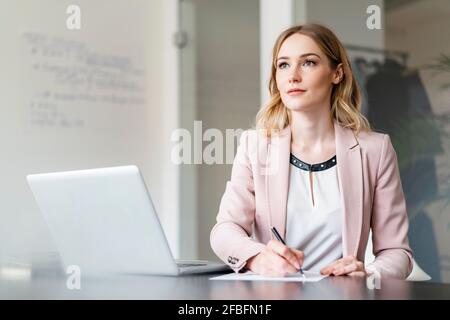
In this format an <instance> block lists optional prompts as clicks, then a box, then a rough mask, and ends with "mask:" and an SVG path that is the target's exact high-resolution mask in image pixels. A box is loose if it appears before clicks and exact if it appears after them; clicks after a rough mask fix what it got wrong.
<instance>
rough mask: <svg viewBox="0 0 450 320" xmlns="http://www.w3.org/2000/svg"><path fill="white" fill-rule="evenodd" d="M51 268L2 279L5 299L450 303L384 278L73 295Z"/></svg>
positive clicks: (440, 291)
mask: <svg viewBox="0 0 450 320" xmlns="http://www.w3.org/2000/svg"><path fill="white" fill-rule="evenodd" d="M60 270H61V269H60V268H57V266H56V265H55V266H54V269H52V268H51V267H50V268H49V265H47V266H45V267H43V266H37V265H35V266H33V268H32V272H31V274H30V275H29V277H28V278H23V279H20V278H17V279H8V277H6V278H5V277H4V276H3V277H1V278H0V299H164V300H181V299H182V300H197V299H202V300H210V299H224V300H228V299H232V300H247V299H251V300H258V299H267V300H271V299H287V300H290V299H292V300H296V299H352V300H353V299H367V300H377V299H450V284H438V283H430V282H409V281H402V280H395V279H383V280H382V281H381V288H380V289H369V286H368V285H367V282H366V279H365V278H358V277H347V276H344V277H328V278H325V279H323V280H321V281H319V282H314V283H298V282H271V281H270V282H262V281H258V282H250V281H211V280H209V278H211V277H214V276H217V275H220V274H219V273H210V274H203V275H191V276H180V277H168V276H151V275H117V276H100V277H92V276H85V275H83V274H82V275H81V289H80V290H76V289H73V290H69V289H68V288H67V286H66V281H67V275H65V274H64V273H62V272H61V271H60Z"/></svg>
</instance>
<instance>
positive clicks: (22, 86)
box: [0, 0, 173, 255]
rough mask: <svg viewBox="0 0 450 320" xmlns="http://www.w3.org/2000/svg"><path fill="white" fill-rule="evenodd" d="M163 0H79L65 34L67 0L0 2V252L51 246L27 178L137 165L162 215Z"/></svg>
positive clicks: (164, 161) (164, 134)
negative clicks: (72, 26)
mask: <svg viewBox="0 0 450 320" xmlns="http://www.w3.org/2000/svg"><path fill="white" fill-rule="evenodd" d="M161 3H162V2H161V1H146V0H133V1H107V0H95V1H77V2H76V4H77V5H79V7H80V9H81V29H80V30H69V29H67V27H66V20H67V18H68V17H69V14H67V13H66V9H67V7H68V6H69V5H71V4H74V3H73V1H61V0H40V1H13V0H1V1H0V39H1V41H2V42H1V44H0V46H1V47H0V48H1V52H2V54H1V60H0V70H2V71H1V72H0V88H1V95H0V130H1V135H0V145H1V148H2V149H1V155H2V156H1V157H0V170H1V182H0V219H1V223H0V255H2V254H8V253H15V252H40V251H52V250H54V249H55V244H54V242H53V240H52V239H51V237H50V234H49V232H48V230H47V227H46V225H45V222H44V220H43V218H42V216H41V214H40V212H39V209H38V208H37V206H36V204H35V202H34V199H33V196H32V194H31V192H30V190H29V187H28V185H27V183H26V180H25V176H26V175H27V174H31V173H39V172H54V171H63V170H75V169H87V168H98V167H108V166H119V165H129V164H134V165H137V166H139V168H140V169H141V170H142V172H143V175H144V178H145V180H146V182H147V185H148V189H149V191H150V193H151V194H152V198H153V200H154V202H155V207H156V208H157V210H158V212H159V213H160V214H161V212H164V211H165V207H164V203H163V199H164V197H165V196H164V194H165V192H166V191H165V190H168V188H170V186H169V185H168V184H167V182H166V181H165V177H166V171H167V170H166V169H164V168H167V161H168V160H167V159H169V158H170V155H168V156H167V157H166V155H167V154H169V152H166V151H167V144H168V143H169V142H170V134H169V133H167V132H165V131H164V130H166V129H165V127H164V125H165V122H164V119H166V117H167V115H166V114H165V113H164V108H162V104H163V97H162V93H161V92H162V83H161V74H162V73H163V71H164V70H163V67H162V64H161V61H162V58H163V51H162V49H161V46H160V43H161V42H162V35H161V24H162V20H161V17H160V16H161V7H162V4H161ZM164 170H166V171H164ZM172 187H173V186H172ZM163 221H164V219H163Z"/></svg>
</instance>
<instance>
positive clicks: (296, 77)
mask: <svg viewBox="0 0 450 320" xmlns="http://www.w3.org/2000/svg"><path fill="white" fill-rule="evenodd" d="M300 81H301V75H300V72H299V70H297V69H294V70H292V72H291V74H290V75H289V83H295V82H300Z"/></svg>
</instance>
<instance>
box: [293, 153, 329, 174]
mask: <svg viewBox="0 0 450 320" xmlns="http://www.w3.org/2000/svg"><path fill="white" fill-rule="evenodd" d="M290 162H291V164H292V165H294V166H296V167H297V168H299V169H302V170H305V171H323V170H326V169H329V168H331V167H334V166H335V165H336V163H337V159H336V156H333V157H332V158H331V159H330V160H327V161H325V162H321V163H315V164H309V163H306V162H304V161H302V160H300V159H298V158H297V157H296V156H294V155H293V154H292V153H291V159H290Z"/></svg>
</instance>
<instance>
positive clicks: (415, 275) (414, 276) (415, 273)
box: [364, 231, 431, 281]
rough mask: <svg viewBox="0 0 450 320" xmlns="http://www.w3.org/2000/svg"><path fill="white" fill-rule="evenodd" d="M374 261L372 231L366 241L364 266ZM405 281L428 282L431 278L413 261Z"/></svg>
mask: <svg viewBox="0 0 450 320" xmlns="http://www.w3.org/2000/svg"><path fill="white" fill-rule="evenodd" d="M374 260H375V256H374V255H373V253H372V231H370V234H369V240H368V241H367V247H366V255H365V259H364V265H368V264H370V263H371V262H373V261H374ZM406 280H407V281H428V280H431V277H430V276H429V275H428V274H427V273H426V272H425V271H423V270H422V268H420V266H419V265H418V264H417V262H416V261H415V260H414V259H413V269H412V271H411V274H410V275H409V276H408V278H406Z"/></svg>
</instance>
